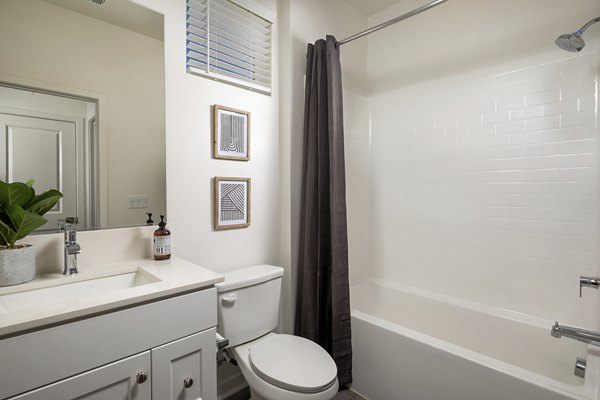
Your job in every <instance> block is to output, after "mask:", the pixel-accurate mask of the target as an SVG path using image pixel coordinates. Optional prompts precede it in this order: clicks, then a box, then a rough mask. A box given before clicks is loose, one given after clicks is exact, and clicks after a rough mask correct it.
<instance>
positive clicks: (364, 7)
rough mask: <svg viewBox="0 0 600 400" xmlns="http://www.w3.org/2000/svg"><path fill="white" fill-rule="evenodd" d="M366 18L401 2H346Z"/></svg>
mask: <svg viewBox="0 0 600 400" xmlns="http://www.w3.org/2000/svg"><path fill="white" fill-rule="evenodd" d="M346 2H347V3H350V4H352V5H353V6H354V7H356V9H357V10H358V11H360V12H361V13H363V14H364V15H365V16H367V17H370V16H372V15H374V14H377V13H378V12H380V11H383V10H385V9H386V8H388V7H390V6H392V5H394V4H396V3H398V2H399V0H346Z"/></svg>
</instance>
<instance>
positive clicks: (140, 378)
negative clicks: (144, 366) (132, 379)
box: [136, 372, 148, 383]
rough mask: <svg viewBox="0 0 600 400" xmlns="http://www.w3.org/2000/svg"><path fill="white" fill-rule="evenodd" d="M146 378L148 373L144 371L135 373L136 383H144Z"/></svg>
mask: <svg viewBox="0 0 600 400" xmlns="http://www.w3.org/2000/svg"><path fill="white" fill-rule="evenodd" d="M147 379H148V374H147V373H145V372H140V373H139V374H137V377H136V381H137V383H144V382H146V380H147Z"/></svg>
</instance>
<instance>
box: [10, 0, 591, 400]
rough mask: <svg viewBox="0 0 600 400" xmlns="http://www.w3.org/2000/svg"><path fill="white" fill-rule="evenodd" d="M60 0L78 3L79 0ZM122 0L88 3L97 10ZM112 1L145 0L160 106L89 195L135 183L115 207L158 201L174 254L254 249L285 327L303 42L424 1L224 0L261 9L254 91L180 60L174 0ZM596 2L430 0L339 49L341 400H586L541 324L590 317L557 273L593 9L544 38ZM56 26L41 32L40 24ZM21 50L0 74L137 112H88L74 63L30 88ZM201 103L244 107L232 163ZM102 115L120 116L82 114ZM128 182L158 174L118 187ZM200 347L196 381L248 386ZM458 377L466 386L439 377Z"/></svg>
mask: <svg viewBox="0 0 600 400" xmlns="http://www.w3.org/2000/svg"><path fill="white" fill-rule="evenodd" d="M21 1H22V2H23V3H25V4H27V7H31V10H29V11H30V12H31V15H32V16H31V17H30V18H37V19H35V21H36V22H40V21H42V20H43V18H44V15H48V14H47V13H45V12H39V11H38V12H36V10H37V9H36V7H44V8H43V10H45V11H47V9H48V8H50V7H57V5H56V4H54V3H53V2H58V0H56V1H54V0H52V1H48V2H46V1H45V0H26V1H23V0H20V1H15V0H0V7H2V6H3V5H2V3H4V5H5V6H6V5H7V4H10V7H12V8H11V10H13V8H15V7H16V4H17V3H20V2H21ZM69 2H70V3H77V2H85V3H90V4H91V5H94V6H96V4H93V3H95V1H92V0H72V1H66V0H65V1H64V3H69ZM122 2H124V0H106V3H105V4H104V5H101V6H99V7H107V8H108V7H110V6H111V3H122ZM131 3H134V4H136V5H137V6H140V7H144V8H147V9H149V10H152V11H153V12H155V13H156V14H159V15H160V16H161V17H162V18H160V22H159V24H162V25H161V28H162V38H160V39H158V41H159V42H160V41H162V42H163V43H162V44H159V45H160V46H162V47H160V48H159V50H158V52H159V53H160V56H161V59H160V60H159V62H161V63H162V64H163V65H164V69H163V70H162V72H161V71H156V72H157V73H158V74H162V76H161V75H158V77H155V78H154V81H158V82H162V81H164V85H158V87H157V91H158V94H150V95H149V94H144V95H139V94H138V95H137V100H140V102H141V100H142V99H143V98H144V97H145V98H151V99H159V100H160V101H158V100H157V101H156V102H154V103H156V104H152V107H157V108H163V109H164V115H163V116H162V117H159V119H158V120H157V121H154V120H152V121H150V120H149V119H148V118H145V119H144V120H145V121H146V123H147V124H146V125H144V126H143V127H142V131H145V132H150V131H152V136H157V138H158V140H157V142H156V143H153V144H147V143H146V139H145V138H144V137H141V136H140V137H137V138H134V139H133V140H132V143H133V146H132V147H131V148H129V149H128V150H127V152H126V153H125V154H124V155H123V156H122V158H120V159H117V160H115V161H111V163H110V165H111V167H110V171H108V172H107V177H108V176H110V175H109V173H113V174H115V175H130V176H132V177H133V178H134V183H131V182H129V183H122V184H121V183H120V184H119V185H116V186H111V182H114V179H116V178H113V179H108V178H106V182H105V183H102V182H104V181H103V180H102V179H100V183H99V189H100V190H102V189H103V186H102V185H106V186H107V187H109V189H111V190H109V191H108V194H106V198H103V197H102V196H100V201H99V203H100V204H109V205H113V204H117V203H126V202H127V201H128V198H127V197H128V196H130V195H138V194H142V193H143V194H146V195H147V196H148V197H147V200H148V206H147V207H146V208H143V207H142V208H140V209H137V208H133V209H132V208H128V207H127V206H125V207H124V209H127V210H128V213H129V212H131V211H132V210H134V211H135V213H136V214H135V217H134V218H136V219H137V220H139V225H145V221H146V219H147V216H146V215H145V213H146V212H152V213H153V214H154V216H153V219H154V222H155V223H157V222H158V220H159V218H158V216H159V215H160V214H164V215H166V216H167V224H168V225H167V227H168V229H170V230H171V232H172V252H173V255H174V257H176V258H178V259H182V260H186V262H189V263H193V264H196V265H199V266H202V267H204V268H206V269H208V270H210V271H213V272H214V273H216V274H226V273H227V272H229V271H232V270H235V269H238V268H244V267H250V266H254V265H261V264H269V265H276V266H280V267H282V268H283V269H284V272H283V276H282V282H281V310H280V318H279V321H280V324H279V328H278V330H279V331H280V332H283V333H293V332H294V326H295V315H296V299H297V282H296V277H297V273H298V258H299V252H300V250H299V246H300V229H301V228H300V227H301V222H302V221H301V199H302V175H303V127H304V120H305V117H304V104H305V99H304V97H305V76H306V54H307V44H308V43H314V42H315V41H317V40H318V39H324V38H325V37H326V36H327V35H333V36H335V38H336V39H337V40H342V39H344V38H347V37H350V36H352V35H354V34H356V33H358V32H361V31H364V30H366V29H368V28H370V27H372V26H376V25H378V24H381V23H384V22H385V21H388V20H391V19H393V18H395V17H397V16H400V15H403V14H405V13H407V12H410V11H411V10H414V9H417V8H418V7H421V6H423V5H424V4H427V3H429V1H422V0H419V1H417V0H401V1H397V0H376V1H375V0H369V1H366V0H326V1H323V0H321V1H317V0H233V3H237V4H241V5H242V6H243V7H245V8H247V9H249V10H251V11H252V12H254V13H256V14H258V15H260V16H262V17H263V18H266V19H268V20H269V21H270V22H271V23H272V25H271V49H270V55H271V64H270V88H269V92H268V93H265V92H264V91H260V90H248V89H247V88H244V87H240V85H234V84H231V82H223V81H220V80H218V79H207V77H206V76H199V74H194V73H190V72H188V71H186V57H185V54H186V40H185V38H186V7H185V3H186V2H185V1H183V0H181V1H168V2H167V1H160V0H132V1H131ZM3 15H4V17H3ZM598 16H600V3H599V2H598V1H597V0H574V1H572V2H568V3H565V2H564V1H563V2H559V1H556V0H531V1H526V2H524V1H517V0H504V1H499V0H496V1H491V0H488V1H476V0H448V1H446V2H444V3H443V4H440V5H438V6H435V7H434V8H432V9H430V10H427V11H424V12H423V13H420V14H418V15H414V16H412V17H410V18H408V19H405V20H402V21H400V22H398V23H396V24H394V25H391V26H388V27H386V28H385V29H382V30H380V31H377V32H374V33H372V34H369V35H367V36H364V37H361V38H360V39H357V40H354V41H352V42H348V43H345V44H343V45H342V46H341V47H340V54H341V70H342V77H343V82H342V83H343V107H344V109H343V114H344V135H345V137H344V141H345V168H346V192H347V194H346V202H347V222H348V256H349V281H350V282H349V283H350V297H351V298H350V300H351V306H352V338H353V341H352V351H353V371H352V372H353V382H352V384H351V385H350V390H352V393H351V394H350V395H351V396H354V395H356V396H358V395H361V396H362V397H364V398H367V399H370V400H380V399H381V400H389V399H398V400H404V399H406V400H416V399H424V400H425V399H429V400H431V399H437V398H442V396H445V397H446V398H448V397H449V398H461V399H467V398H468V399H477V398H481V399H482V398H490V399H492V398H494V399H495V398H498V397H493V396H500V395H502V396H503V397H501V398H514V399H537V398H545V399H549V398H551V399H554V398H556V399H564V398H569V399H597V398H598V389H599V388H600V358H598V354H596V353H595V351H597V350H596V347H595V346H589V347H588V346H586V345H583V344H581V343H580V342H577V341H574V340H571V339H568V338H564V337H563V338H560V339H556V338H554V337H552V336H551V335H550V331H551V328H552V325H553V324H554V322H555V321H558V322H559V323H560V324H561V325H567V326H575V327H581V328H584V329H588V330H592V331H597V330H600V318H599V315H600V313H599V312H598V311H599V306H598V304H600V303H599V301H600V299H599V297H598V296H600V292H599V291H596V290H592V289H591V288H588V287H583V288H582V289H581V294H582V296H581V297H580V287H579V281H580V276H591V277H593V276H597V275H600V267H599V266H600V263H599V261H600V260H599V257H600V254H598V250H597V249H598V241H599V236H598V235H599V230H598V224H599V222H600V221H598V217H599V216H598V206H597V204H598V200H599V199H598V195H599V192H598V167H599V166H598V161H597V160H598V140H597V137H596V135H597V132H598V113H597V111H598V102H597V99H598V98H597V96H598V93H597V80H598V71H599V69H598V65H600V57H599V53H598V50H599V49H600V47H599V46H600V26H593V25H592V26H590V27H589V29H587V30H586V31H585V34H584V35H583V39H584V40H585V47H584V48H583V49H582V50H581V51H580V52H578V53H569V52H565V51H564V50H562V49H560V48H558V47H557V46H556V45H555V43H554V41H555V40H556V38H557V37H558V36H559V35H562V34H565V33H570V32H574V31H575V30H577V29H579V28H580V27H582V26H583V25H584V24H585V23H586V22H588V21H590V20H591V19H593V18H596V17H598ZM11 18H13V19H11ZM28 18H29V17H28ZM17 22H18V20H15V19H14V15H12V16H11V15H10V14H9V13H3V12H0V49H2V50H3V54H17V53H19V52H23V53H26V51H25V50H24V48H23V47H19V45H18V43H19V42H18V39H17V38H16V37H15V34H14V32H15V31H16V29H17V28H18V27H17V26H18V25H20V26H21V28H20V29H21V30H22V29H23V27H24V26H25V24H22V23H21V24H19V23H17ZM3 27H4V28H3ZM86 30H87V32H86ZM96 34H97V31H96V30H94V29H93V27H92V26H86V25H84V24H81V35H80V38H81V39H82V41H85V40H86V35H87V39H88V40H90V41H91V40H98V39H99V43H102V42H104V43H109V44H110V43H114V40H113V41H112V42H111V40H110V39H108V38H107V39H106V40H104V41H103V40H102V38H101V37H100V38H99V37H98V36H96ZM57 35H58V34H57V33H54V32H50V33H49V35H48V38H47V39H46V40H49V41H52V40H57V39H56V38H57V37H58V36H57ZM38 40H39V43H38V44H41V46H42V47H43V46H44V41H43V40H42V39H38ZM67 49H69V48H67ZM161 49H162V50H161ZM69 50H70V49H69ZM72 50H73V52H76V51H77V52H82V53H76V54H85V52H86V51H88V52H89V49H87V50H86V49H85V48H83V49H81V48H80V49H72ZM29 56H31V55H29ZM136 56H138V57H139V56H141V55H139V54H137V53H136ZM45 57H50V55H48V54H45ZM35 60H42V61H39V62H37V63H34V61H35ZM43 60H44V58H43V57H41V58H37V59H36V58H30V59H29V62H30V65H28V66H27V67H26V68H22V67H20V66H18V64H16V63H13V57H4V56H3V57H2V59H0V82H1V83H11V84H13V85H16V86H19V87H26V88H32V87H35V88H44V89H46V90H47V91H50V92H60V93H71V94H76V95H78V96H79V97H83V98H88V99H89V98H92V99H98V100H99V104H100V107H99V108H98V110H100V113H99V114H98V117H99V125H98V126H99V129H100V133H102V129H109V130H110V133H112V132H119V133H120V131H134V130H135V129H136V128H139V127H136V126H134V124H131V123H128V122H127V121H126V120H127V116H128V114H127V113H125V112H123V110H124V109H126V108H125V107H124V106H121V105H116V106H115V107H114V108H109V109H108V111H106V110H107V108H102V104H103V101H104V102H105V103H106V104H108V105H109V107H112V106H113V104H114V102H115V100H114V97H111V94H110V93H109V92H108V90H109V89H108V87H107V86H104V87H103V86H94V84H93V81H94V80H98V81H100V80H101V79H102V78H101V74H102V71H98V70H94V71H93V74H94V75H95V76H93V77H89V78H88V77H84V76H83V74H81V76H80V74H79V73H74V74H72V75H73V78H74V79H75V78H77V79H80V80H79V81H77V82H71V83H70V82H68V81H67V78H68V77H66V76H61V79H63V80H62V81H61V82H60V84H54V85H51V84H50V83H49V82H47V81H43V79H41V78H37V77H35V76H34V73H35V67H36V65H33V64H37V67H39V66H43V65H44V62H43ZM120 60H122V61H121V62H122V63H123V64H121V65H122V67H121V69H122V70H132V71H133V73H134V74H135V73H136V70H137V71H144V70H145V68H144V67H143V66H139V65H138V66H136V65H135V62H136V60H135V59H134V60H133V64H127V65H126V64H124V63H125V61H124V60H125V57H123V58H122V59H119V58H115V59H112V60H111V64H113V65H119V62H120ZM47 63H48V65H50V64H51V63H52V61H50V60H48V62H47ZM102 69H103V68H99V70H102ZM117 69H118V68H117ZM124 81H125V80H122V81H121V80H119V81H118V82H119V84H123V82H124ZM0 96H1V95H0ZM214 105H223V106H227V107H231V108H234V109H237V110H244V111H248V112H250V113H251V135H252V140H251V145H252V146H251V157H250V160H249V161H247V162H241V161H230V160H223V159H216V158H214V157H213V154H212V151H213V143H212V129H213V113H212V108H213V106H214ZM1 107H2V103H1V97H0V112H1V111H2V109H1ZM144 107H146V108H149V107H150V105H145V106H144ZM103 110H104V111H103ZM137 110H138V109H136V110H135V111H132V114H137V113H138V111H137ZM102 112H104V114H102ZM114 117H119V118H121V119H122V121H119V122H114V123H111V124H110V126H107V125H106V124H105V125H104V126H103V125H102V124H103V122H102V121H103V120H106V119H107V118H114ZM160 118H162V120H161V119H160ZM123 120H124V121H123ZM111 121H112V119H111ZM121 124H123V125H121ZM117 127H118V128H117ZM156 127H159V128H162V129H159V130H158V132H157V131H156V130H155V129H154V128H156ZM163 127H164V128H163ZM107 132H108V131H107ZM111 144H117V145H118V144H121V145H122V143H120V142H119V141H118V140H117V141H116V142H115V141H114V140H113V141H110V140H109V141H108V143H107V144H106V146H110V145H111ZM136 144H137V145H138V146H139V148H136V147H135V145H136ZM1 149H2V148H1V147H0V150H1ZM3 156H4V154H3ZM101 160H102V159H101ZM154 161H157V162H158V163H159V164H158V167H156V166H155V164H153V162H154ZM125 170H127V171H130V173H129V174H123V171H125ZM111 171H112V172H111ZM0 172H2V170H1V169H0ZM148 177H151V178H154V181H156V180H157V181H160V182H161V185H162V186H159V187H158V189H157V188H155V187H151V188H149V189H147V188H143V187H139V186H133V185H137V184H138V183H139V182H141V181H144V180H146V179H147V178H148ZM214 177H249V178H251V180H252V198H251V218H252V219H251V224H250V226H248V227H247V228H243V229H231V230H219V229H215V228H214V221H213V217H214V215H213V201H214V199H213V179H214ZM0 179H3V180H4V177H2V178H0ZM148 180H149V181H151V180H152V179H148ZM128 185H129V186H128ZM132 186H133V189H132V188H131V187H132ZM132 190H133V191H132ZM100 214H102V213H100ZM106 214H107V215H117V217H116V218H115V219H110V218H106V219H105V220H103V219H102V218H99V219H98V220H99V223H98V225H99V227H101V228H109V227H110V228H114V227H117V226H132V225H138V223H136V222H135V221H131V220H129V218H130V216H131V215H130V214H127V215H126V214H113V213H106ZM90 215H91V214H90ZM92 219H93V218H90V219H89V220H92ZM92 225H93V224H92ZM155 228H156V227H151V228H150V227H149V228H139V229H138V228H125V229H100V230H92V231H89V232H88V231H85V230H82V231H81V232H80V234H79V240H80V242H81V254H80V259H79V261H80V266H81V268H80V269H81V271H82V272H85V269H86V267H87V266H90V265H93V264H98V263H111V262H115V261H120V260H121V259H140V258H145V257H146V258H147V257H148V255H147V251H146V250H145V247H144V246H145V244H144V243H145V241H146V239H148V240H151V238H150V239H149V238H147V237H146V236H150V237H151V236H152V233H153V232H154V230H155ZM140 232H141V233H140ZM56 235H57V234H42V235H31V236H29V237H28V238H27V240H28V241H29V243H33V244H34V245H36V246H37V247H38V248H39V249H40V250H41V253H40V251H38V260H37V264H38V265H37V268H38V273H39V272H42V273H46V272H52V271H54V270H56V268H57V264H58V265H59V266H60V268H61V269H62V262H63V260H62V257H63V255H62V252H61V251H62V250H57V247H56V245H55V242H56V240H59V241H60V238H59V239H57V236H56ZM140 236H143V238H140ZM141 242H143V243H141ZM132 243H134V244H135V245H132ZM106 246H111V249H112V250H111V251H110V252H107V251H106ZM136 246H137V247H136ZM215 284H217V283H215ZM2 290H3V289H1V288H0V294H2ZM0 297H1V296H0ZM378 301H379V302H378ZM388 311H389V312H388ZM1 319H2V315H1V314H0V320H1ZM0 325H1V324H0ZM473 327H474V328H473ZM529 333H531V337H530V336H527V335H529ZM1 340H2V339H1V338H0V341H1ZM530 348H531V349H534V350H531V351H528V350H529V349H530ZM535 348H539V350H537V352H536V350H535ZM407 349H410V350H407ZM549 354H550V355H551V354H559V355H560V357H559V356H557V358H560V361H558V365H559V366H557V367H556V369H553V368H554V367H553V366H551V367H548V368H546V366H547V365H551V363H552V362H553V360H554V358H553V357H552V356H549ZM524 355H525V356H524ZM563 355H564V356H563ZM1 356H2V347H0V357H1ZM547 357H549V358H547ZM578 357H579V358H583V359H585V360H586V361H587V367H586V375H585V378H580V377H577V376H575V375H574V374H573V368H574V366H575V363H576V359H577V358H578ZM217 363H218V364H219V366H218V367H216V378H215V381H216V397H215V398H218V399H220V400H221V399H223V400H224V399H232V400H234V399H238V398H248V397H243V396H247V393H249V392H248V389H247V382H246V380H245V379H244V376H243V374H242V373H241V372H240V370H239V367H236V366H235V365H233V364H232V363H229V362H227V361H223V359H222V357H219V360H218V361H217ZM0 364H5V363H4V362H3V361H0ZM493 371H500V373H498V374H492V372H493ZM436 381H437V383H436ZM474 381H475V382H474ZM464 387H468V388H469V390H467V392H461V391H460V389H461V388H464ZM513 389H514V392H513V391H510V390H513ZM1 393H2V391H0V398H4V397H3V396H2V395H1ZM16 393H19V394H20V393H22V391H20V392H16ZM348 393H349V392H348V391H342V392H340V395H339V396H344V395H345V396H349V394H348ZM442 393H443V394H444V395H442ZM481 393H489V396H482V395H481ZM11 396H12V395H11ZM8 398H10V397H8ZM209 398H210V397H209ZM342 398H343V397H342ZM349 398H353V397H349ZM357 398H359V397H357Z"/></svg>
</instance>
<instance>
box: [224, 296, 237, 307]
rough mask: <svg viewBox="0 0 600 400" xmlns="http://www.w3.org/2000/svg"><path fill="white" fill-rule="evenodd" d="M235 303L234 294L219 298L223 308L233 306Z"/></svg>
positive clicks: (235, 297)
mask: <svg viewBox="0 0 600 400" xmlns="http://www.w3.org/2000/svg"><path fill="white" fill-rule="evenodd" d="M236 301H237V295H236V294H235V293H230V294H227V295H225V296H223V297H221V303H223V305H224V306H229V307H231V306H233V304H234V303H235V302H236Z"/></svg>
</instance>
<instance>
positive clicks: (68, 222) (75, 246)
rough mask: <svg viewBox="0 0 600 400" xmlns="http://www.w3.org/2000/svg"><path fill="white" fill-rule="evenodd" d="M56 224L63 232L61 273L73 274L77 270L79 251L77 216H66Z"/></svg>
mask: <svg viewBox="0 0 600 400" xmlns="http://www.w3.org/2000/svg"><path fill="white" fill-rule="evenodd" d="M58 226H59V228H60V230H61V231H63V232H64V234H65V243H64V251H65V257H64V262H65V269H64V270H63V275H75V274H76V273H78V272H79V271H78V270H77V254H79V253H81V246H80V245H79V243H78V242H77V217H68V218H66V219H65V220H64V221H60V222H59V223H58Z"/></svg>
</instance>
